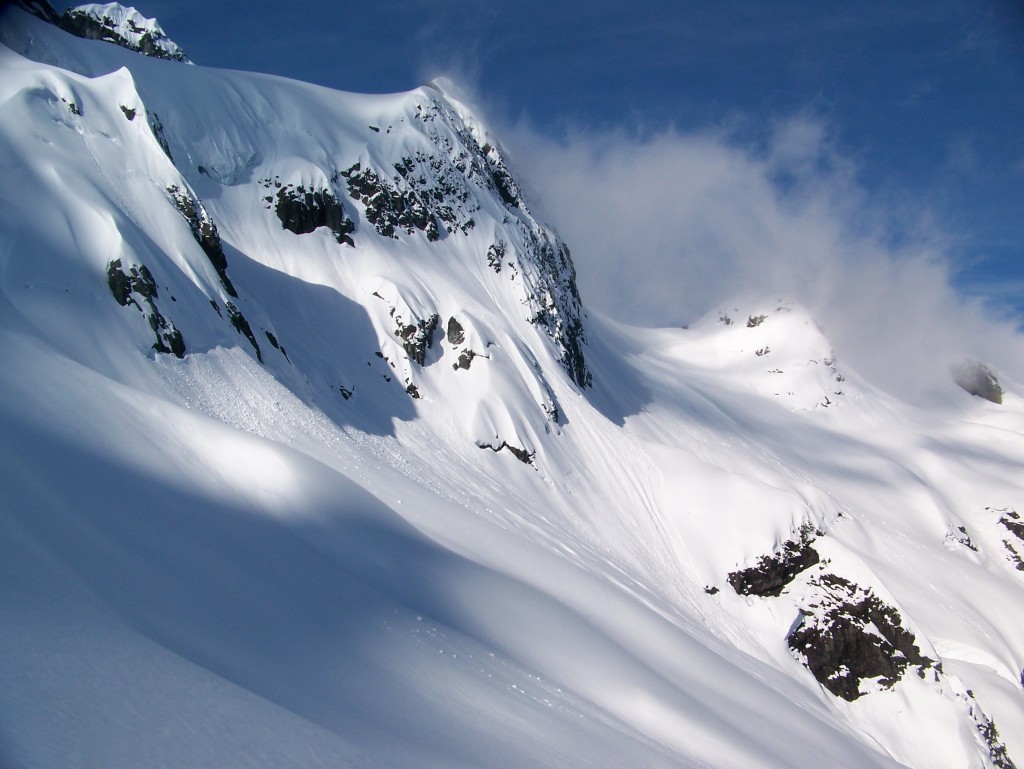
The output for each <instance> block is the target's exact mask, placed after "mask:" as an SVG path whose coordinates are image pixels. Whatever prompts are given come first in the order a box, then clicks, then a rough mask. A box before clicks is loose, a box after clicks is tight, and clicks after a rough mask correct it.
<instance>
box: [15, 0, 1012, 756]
mask: <svg viewBox="0 0 1024 769" xmlns="http://www.w3.org/2000/svg"><path fill="white" fill-rule="evenodd" d="M104 9H105V10H104V13H105V14H106V15H107V16H110V17H111V18H113V17H114V16H117V14H118V13H121V11H118V10H117V8H112V7H110V6H104ZM127 13H128V12H127V11H124V14H127ZM124 14H122V15H124ZM118 18H120V17H118ZM126 18H127V16H126ZM140 18H141V17H140ZM140 23H141V22H137V24H140ZM154 28H157V29H158V26H155V23H154ZM0 42H2V43H3V44H4V45H3V47H2V48H0V67H2V70H3V77H2V78H0V142H2V145H3V151H2V153H0V163H2V164H3V175H2V178H3V183H2V185H0V195H2V199H0V205H2V206H3V210H4V211H5V216H4V224H3V239H2V241H0V287H2V292H0V338H2V342H0V378H2V386H0V436H2V437H0V452H2V453H3V461H2V462H0V473H2V474H3V488H4V489H5V494H4V497H3V501H2V502H0V527H2V534H0V574H2V577H0V579H2V580H3V590H2V591H0V612H2V614H3V619H2V621H0V652H2V653H0V756H2V758H3V762H4V765H11V766H17V767H21V766H25V767H36V766H39V767H42V766H54V765H60V766H69V767H71V766H74V767H100V766H102V767H120V766H125V767H128V766H132V767H134V766H140V765H160V766H179V765H180V766H197V765H203V766H247V767H248V766H275V767H279V766H317V765H320V766H371V767H372V766H381V767H384V766H387V767H397V766H410V767H411V766H417V767H421V766H437V767H453V766H466V767H470V766H472V767H482V766H483V767H489V766H493V767H510V766H522V767H541V766H543V767H556V766H564V767H582V766H601V767H623V766H652V767H654V766H665V767H670V766H713V767H740V766H742V767H798V766H807V767H811V766H814V767H817V766H820V765H823V764H827V765H832V766H840V767H842V766H848V767H865V766H879V767H884V766H899V765H906V766H914V767H964V766H1000V767H1007V766H1011V765H1012V761H1013V760H1014V759H1018V760H1019V759H1020V757H1021V756H1022V755H1024V689H1022V687H1024V681H1022V680H1021V678H1022V675H1024V639H1022V634H1021V630H1022V625H1021V619H1020V617H1022V616H1024V593H1022V589H1024V571H1022V568H1024V560H1022V559H1024V523H1022V518H1021V517H1020V516H1022V515H1024V471H1022V470H1024V400H1022V397H1021V396H1022V390H1021V387H1020V385H1019V384H1018V383H1015V382H1012V381H1008V380H1007V379H1006V378H1005V377H1002V376H1000V379H999V381H1000V385H1001V388H1002V390H1003V398H1002V403H1001V404H996V403H993V402H990V401H987V400H983V399H981V398H977V397H972V396H970V395H969V394H967V393H966V392H964V391H963V390H962V389H960V388H959V387H957V385H956V384H955V383H954V381H953V379H952V378H951V379H950V381H949V383H948V389H947V393H946V401H945V403H944V404H939V405H938V406H936V407H934V408H932V409H930V410H928V411H924V410H921V409H918V408H915V407H912V406H909V405H907V404H905V403H902V402H900V401H898V400H896V399H894V398H892V397H891V396H889V395H887V394H886V393H884V392H882V391H880V390H878V389H877V388H875V387H874V386H873V385H872V383H871V382H868V381H865V380H863V379H862V378H860V377H859V376H858V375H857V373H856V372H854V371H849V370H846V369H845V368H844V367H843V365H842V361H839V360H837V359H836V358H835V356H834V355H833V354H832V351H831V348H830V345H829V343H828V340H827V339H826V338H825V336H824V335H823V334H822V332H821V331H820V329H818V327H817V326H816V325H815V323H814V320H813V318H811V317H809V316H808V314H807V313H806V312H805V311H803V310H802V309H801V308H800V307H799V306H796V305H793V304H790V303H788V302H786V301H783V300H778V299H775V298H764V299H763V300H757V299H754V300H743V302H744V303H743V304H740V303H737V305H736V306H735V307H728V308H723V309H722V311H721V312H720V313H716V314H714V315H713V316H711V317H708V318H707V319H705V320H704V321H702V322H701V323H699V324H695V325H694V326H693V327H691V328H689V329H635V328H626V327H621V326H617V325H615V324H613V323H611V322H609V321H606V320H604V319H601V318H597V317H593V316H592V317H587V315H586V313H585V312H584V309H583V305H582V301H581V299H580V297H579V295H578V293H577V292H576V289H575V273H574V268H573V266H572V262H571V258H570V256H569V251H568V248H567V247H566V246H565V244H563V243H562V242H561V241H560V240H559V239H558V238H557V236H556V235H555V234H554V232H553V231H552V230H551V229H550V228H549V227H547V226H546V225H545V224H544V223H542V222H539V221H538V220H537V219H536V218H535V217H534V216H533V214H532V213H531V212H530V209H529V203H528V201H526V200H524V198H523V195H522V193H521V191H520V189H519V186H518V184H517V183H516V181H515V180H514V179H513V178H512V176H511V174H510V172H509V170H508V166H507V163H506V160H505V158H504V157H503V155H502V151H501V149H500V146H499V145H498V143H497V141H496V139H495V138H494V137H491V136H490V135H489V134H488V133H487V131H486V129H485V128H484V127H483V126H482V125H481V124H480V122H479V121H478V120H477V119H476V118H475V117H474V116H473V115H472V114H471V112H470V110H468V109H467V108H466V107H465V106H464V105H462V104H460V103H458V102H457V101H455V100H453V99H451V98H450V97H448V96H446V95H445V94H444V93H443V91H444V88H445V86H444V84H443V83H442V84H441V85H440V86H425V87H422V88H419V89H416V90H414V91H410V92H408V93H405V94H397V95H388V96H364V95H357V94H349V93H341V92H336V91H330V90H327V89H323V88H319V87H315V86H311V85H306V84H302V83H296V82H292V81H287V80H283V79H279V78H274V77H270V76H266V75H254V74H247V73H238V72H226V71H218V70H212V69H206V68H204V67H202V66H187V65H185V64H183V63H180V62H178V61H171V60H166V59H163V58H156V57H147V56H142V55H140V54H138V53H134V52H132V51H129V50H125V49H124V48H122V47H115V46H111V45H105V44H103V43H102V42H98V41H94V40H83V39H78V38H75V37H72V36H70V35H68V34H67V33H66V32H64V31H62V30H61V29H58V28H57V26H55V25H53V24H47V23H45V22H44V21H43V20H41V19H39V18H36V17H33V16H30V15H29V14H27V13H24V12H21V11H16V10H11V11H9V12H8V13H7V14H6V15H5V16H4V17H3V19H2V20H0ZM995 373H996V374H997V375H999V372H998V371H997V372H995ZM993 725H994V726H993ZM996 729H997V730H998V731H996Z"/></svg>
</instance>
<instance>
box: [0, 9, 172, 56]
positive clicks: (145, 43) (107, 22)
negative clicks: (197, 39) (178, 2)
mask: <svg viewBox="0 0 1024 769" xmlns="http://www.w3.org/2000/svg"><path fill="white" fill-rule="evenodd" d="M18 5H19V6H20V7H21V8H24V9H25V10H26V11H28V12H29V13H31V14H33V15H35V16H38V17H39V18H41V19H43V20H44V21H48V22H50V23H51V24H54V25H56V26H58V27H60V28H61V29H63V30H64V31H65V32H69V33H70V34H72V35H74V36H75V37H81V38H85V39H86V40H102V41H104V42H107V43H113V44H114V45H119V46H121V47H122V48H127V49H128V50H130V51H135V52H136V53H141V54H143V55H145V56H152V57H154V58H157V59H168V60H170V61H181V62H187V61H188V57H187V56H186V55H185V52H184V51H183V50H181V47H180V46H179V45H178V44H177V43H175V42H174V41H173V40H171V39H170V38H168V37H167V35H166V34H165V33H164V31H163V29H161V27H160V25H159V24H158V23H157V21H156V19H147V18H146V17H145V16H142V15H141V14H140V13H139V12H138V11H136V10H135V9H134V8H126V7H125V6H122V5H119V4H118V3H107V4H106V5H99V4H95V3H89V4H87V5H80V6H78V7H76V8H69V9H68V10H66V11H64V12H63V13H57V11H55V10H54V8H53V6H52V5H50V3H49V2H47V0H18Z"/></svg>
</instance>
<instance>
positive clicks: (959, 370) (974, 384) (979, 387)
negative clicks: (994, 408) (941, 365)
mask: <svg viewBox="0 0 1024 769" xmlns="http://www.w3.org/2000/svg"><path fill="white" fill-rule="evenodd" d="M951 373H952V375H953V381H954V382H956V383H957V384H958V385H960V387H962V388H963V389H964V390H966V391H967V392H969V393H970V394H971V395H976V396H978V397H979V398H984V399H985V400H987V401H991V402H992V403H997V404H1002V402H1003V388H1002V386H1001V385H1000V384H999V380H998V379H996V375H995V374H993V373H992V372H991V371H990V370H989V368H988V366H986V365H985V364H984V363H961V364H960V365H957V366H954V367H953V368H952V369H951Z"/></svg>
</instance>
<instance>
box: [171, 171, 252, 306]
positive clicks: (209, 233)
mask: <svg viewBox="0 0 1024 769" xmlns="http://www.w3.org/2000/svg"><path fill="white" fill-rule="evenodd" d="M167 192H168V194H169V195H170V196H171V201H172V202H173V203H174V207H175V208H177V209H178V211H179V212H180V213H181V215H182V216H183V217H185V221H186V222H188V226H189V229H191V230H192V237H194V238H195V239H196V242H197V243H198V244H199V245H200V247H201V248H202V249H203V252H204V253H205V254H206V256H207V258H208V259H209V260H210V264H212V265H213V268H214V269H215V270H216V271H217V275H218V276H219V277H220V282H221V285H223V286H224V290H225V291H226V292H227V293H228V294H229V295H230V296H233V297H235V298H237V297H238V292H237V291H235V287H234V285H233V284H232V283H231V279H230V278H229V277H228V258H227V257H226V256H225V255H224V246H223V244H222V243H221V242H220V233H218V232H217V225H216V224H215V223H214V221H213V219H212V218H211V217H210V215H209V214H208V213H207V212H206V208H205V207H204V206H203V204H202V201H200V200H199V198H197V197H196V196H195V195H193V194H192V193H191V191H189V190H183V189H181V188H180V187H179V186H178V185H176V184H172V185H171V186H170V187H168V188H167Z"/></svg>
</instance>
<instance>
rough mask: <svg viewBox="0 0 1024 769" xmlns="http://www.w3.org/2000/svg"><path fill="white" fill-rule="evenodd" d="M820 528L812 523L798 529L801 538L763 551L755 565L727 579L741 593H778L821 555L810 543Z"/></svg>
mask: <svg viewBox="0 0 1024 769" xmlns="http://www.w3.org/2000/svg"><path fill="white" fill-rule="evenodd" d="M815 535H817V536H821V535H822V532H821V531H818V530H816V529H815V528H814V527H813V526H810V525H805V526H804V527H803V528H801V529H800V538H799V539H797V540H789V541H787V542H784V543H783V544H782V546H781V548H780V549H779V551H778V552H777V553H775V554H773V555H763V556H761V558H759V559H758V562H757V565H756V566H751V567H750V568H748V569H740V570H739V571H734V572H731V573H730V574H729V576H728V577H727V580H728V582H729V584H730V585H732V589H733V590H735V591H736V592H737V593H739V594H740V595H759V596H777V595H780V594H781V593H782V590H783V588H784V587H786V585H788V584H789V583H790V582H792V581H793V578H794V577H795V576H796V575H797V574H799V573H800V572H802V571H804V570H805V569H808V568H810V567H811V566H813V565H814V564H816V563H818V562H819V561H820V560H821V559H820V557H819V556H818V551H817V550H815V549H814V548H813V547H812V546H811V544H812V543H813V542H814V536H815Z"/></svg>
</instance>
